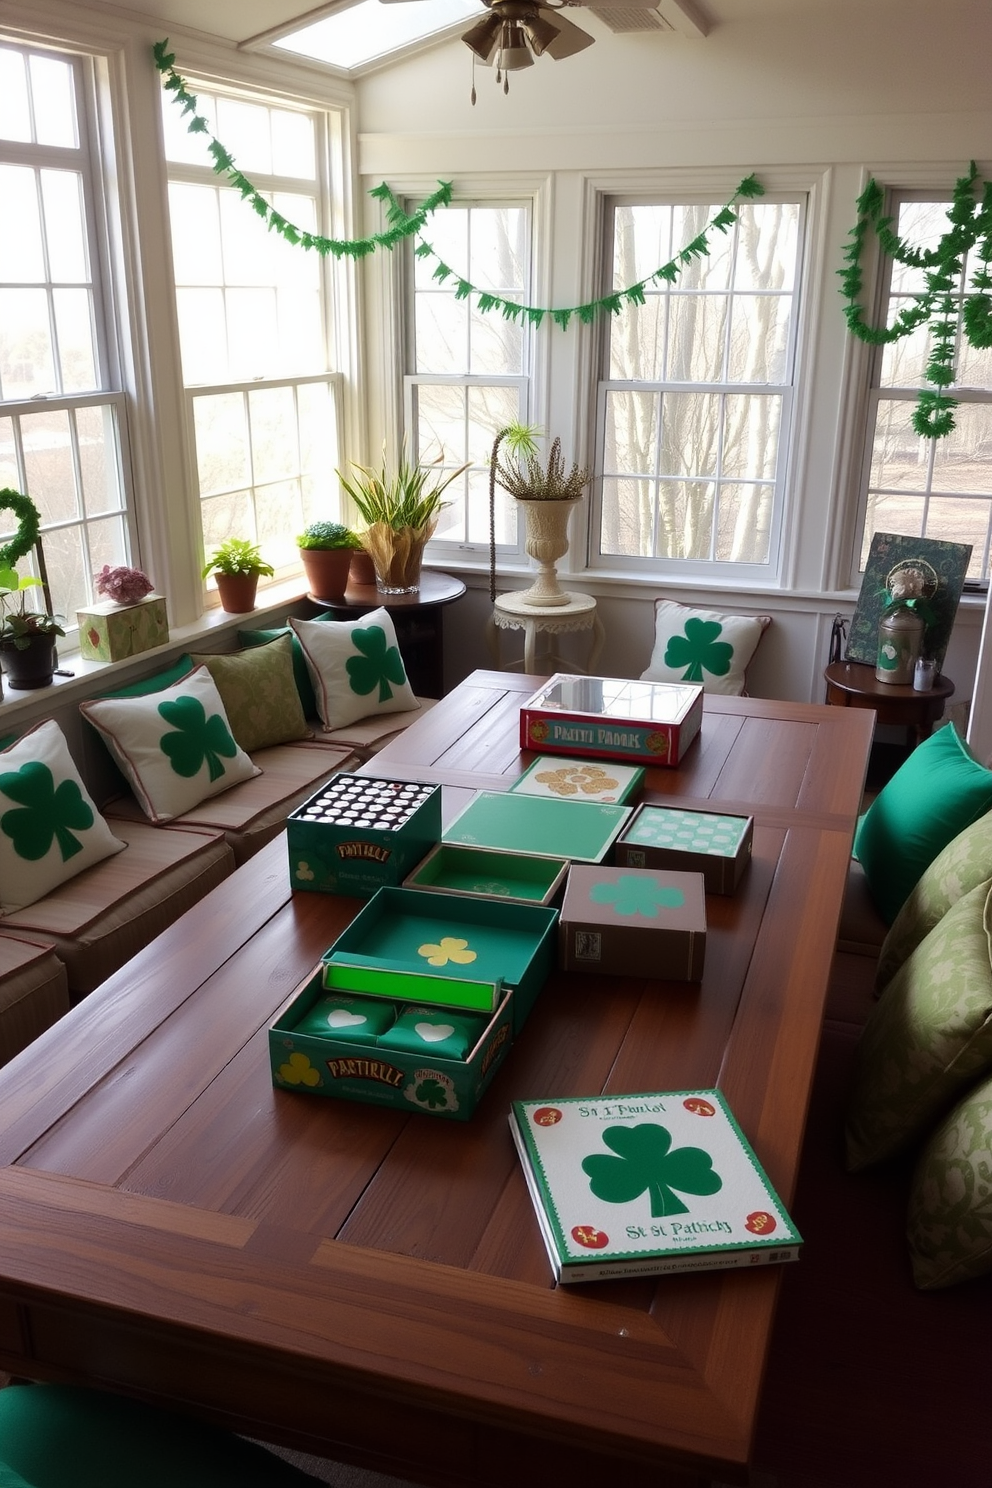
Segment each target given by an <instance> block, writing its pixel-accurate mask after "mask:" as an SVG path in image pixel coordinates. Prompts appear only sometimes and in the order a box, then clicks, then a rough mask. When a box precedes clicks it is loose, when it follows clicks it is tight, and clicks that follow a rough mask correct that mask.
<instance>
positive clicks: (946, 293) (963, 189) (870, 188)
mask: <svg viewBox="0 0 992 1488" xmlns="http://www.w3.org/2000/svg"><path fill="white" fill-rule="evenodd" d="M857 208H858V220H857V222H856V223H855V225H854V227H852V228H851V230H850V232H849V234H848V237H849V238H850V242H849V243H848V245H847V247H846V248H845V250H844V259H845V262H846V267H845V268H843V269H838V271H837V272H838V275H839V277H840V281H841V294H842V295H843V297H844V299H845V301H846V304H845V306H844V318H845V319H846V321H847V328H848V330H849V331H850V332H851V334H852V335H854V336H857V337H858V339H859V340H861V341H865V342H867V343H868V345H870V346H889V345H891V344H892V342H894V341H900V340H902V338H903V337H904V336H908V335H909V334H910V333H911V332H912V331H915V330H916V329H917V327H918V326H921V325H926V324H929V327H930V337H931V342H932V345H931V351H930V357H929V360H928V361H927V365H926V368H925V369H924V373H923V376H924V379H925V381H927V382H929V383H931V384H932V385H933V388H934V389H935V391H931V390H930V389H929V388H924V389H923V390H922V392H921V393H920V395H919V398H918V399H917V403H916V408H915V409H914V411H913V428H914V429H915V431H916V433H917V434H919V435H921V436H922V437H923V438H925V439H942V438H944V436H945V435H947V434H950V432H951V430H952V429H953V428H954V410H955V409H956V408H957V406H958V405H957V400H956V399H954V398H950V397H948V395H947V394H946V393H945V392H944V391H943V389H944V388H947V387H950V386H951V384H952V383H953V381H954V354H955V350H956V347H957V343H958V337H959V334H963V335H964V336H965V337H966V338H967V340H968V341H969V342H970V343H971V345H972V346H974V347H976V348H980V349H984V348H985V347H988V346H992V293H990V291H992V275H990V272H989V264H990V263H992V182H988V181H986V182H985V183H984V187H982V188H981V194H979V180H978V168H977V166H976V165H975V162H974V161H972V162H971V164H970V166H969V169H968V172H967V174H966V175H963V176H960V177H959V178H958V180H957V182H956V183H955V186H954V194H953V197H952V200H951V205H950V207H949V208H948V211H947V217H948V221H949V223H950V227H949V228H948V231H947V232H946V233H945V234H944V235H943V237H942V238H941V239H940V241H939V243H937V245H936V246H935V247H934V248H931V249H929V250H924V249H922V248H914V247H911V246H910V245H909V244H908V243H906V242H904V241H903V239H902V238H900V237H899V235H898V233H896V232H894V231H893V229H892V218H891V217H886V216H884V215H883V212H884V209H885V194H884V192H883V191H882V188H881V187H880V186H879V185H878V183H877V182H876V181H874V180H871V181H869V182H868V184H867V186H866V187H865V189H864V191H863V192H862V193H861V195H860V196H859V197H858V201H857ZM869 227H872V228H873V229H874V231H875V236H876V237H877V239H878V243H879V246H880V248H881V249H882V251H883V252H884V253H887V254H889V256H890V257H891V258H893V259H895V261H896V262H897V263H901V264H903V265H905V266H906V267H907V268H911V269H917V270H920V271H922V273H923V276H924V284H925V286H926V287H925V289H923V290H921V291H920V292H919V293H918V294H915V295H913V297H912V300H913V303H912V304H910V305H906V306H904V307H903V309H902V310H900V311H899V313H898V315H897V316H896V317H895V319H894V321H893V322H892V324H891V325H890V326H870V325H868V323H867V322H866V320H865V318H864V312H863V311H862V308H861V304H860V302H859V301H860V295H861V290H862V287H863V279H862V273H861V253H862V249H863V248H864V243H865V238H866V237H867V234H868V229H869ZM972 250H975V257H976V259H977V265H978V266H977V267H976V268H973V269H972V270H971V274H970V285H969V286H968V289H967V293H966V294H965V295H964V297H963V298H962V299H960V300H959V298H958V286H959V285H960V282H961V276H962V273H963V272H964V260H965V255H966V254H968V253H970V252H971V251H972Z"/></svg>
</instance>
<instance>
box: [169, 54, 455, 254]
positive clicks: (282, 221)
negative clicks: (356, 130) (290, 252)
mask: <svg viewBox="0 0 992 1488" xmlns="http://www.w3.org/2000/svg"><path fill="white" fill-rule="evenodd" d="M168 45H169V42H168V38H166V40H165V41H157V42H156V43H155V45H154V47H153V48H152V53H153V55H154V57H155V66H156V67H157V68H158V70H159V72H161V73H162V75H163V78H164V83H163V87H165V88H166V89H167V90H168V91H169V92H170V93H171V94H172V96H173V99H174V101H175V102H176V103H178V104H179V105H180V107H181V108H182V111H183V113H184V114H191V115H192V117H191V119H190V121H189V123H188V124H187V126H186V128H187V130H188V131H189V133H190V134H205V135H206V136H207V138H208V140H209V144H208V145H207V149H208V151H209V152H210V154H211V156H212V157H213V168H214V170H215V171H216V172H217V173H218V174H219V175H223V176H227V178H228V180H229V181H230V183H231V185H232V186H233V187H234V188H235V190H236V191H239V192H240V193H241V196H242V198H243V199H244V200H245V201H246V202H248V203H249V204H250V205H251V207H252V209H253V210H254V211H255V212H257V213H258V215H259V217H261V218H262V220H263V221H264V222H265V223H267V225H268V228H269V231H270V232H277V233H279V234H280V236H281V237H283V238H285V239H286V242H287V243H292V244H293V245H294V246H296V247H300V248H309V249H313V251H314V252H316V253H320V254H323V255H325V256H326V255H327V254H328V253H330V254H331V255H332V257H334V258H354V259H361V258H367V257H368V255H369V254H370V253H374V252H375V250H376V249H377V248H389V249H392V248H394V247H395V246H396V244H397V243H400V242H402V241H403V239H404V238H408V237H410V236H411V235H412V234H413V233H415V232H418V231H419V230H420V229H421V228H422V227H423V225H424V223H425V222H426V221H427V218H428V217H429V216H430V214H431V212H434V211H436V210H437V208H438V207H446V206H447V205H448V202H449V201H450V200H451V182H450V181H440V182H439V183H438V189H437V191H435V192H434V194H433V195H432V196H429V197H428V198H427V199H426V201H424V202H422V203H421V205H420V206H419V207H418V208H417V210H416V211H415V212H412V213H410V215H409V216H408V215H407V213H406V212H404V211H402V210H401V209H400V208H399V207H398V206H397V207H396V208H395V210H394V206H393V203H395V197H393V194H392V192H391V191H390V190H389V187H388V186H387V185H386V184H385V182H383V184H382V185H381V186H376V187H374V188H373V189H372V190H371V191H370V192H369V195H370V196H374V197H378V198H380V199H383V198H385V199H387V200H388V201H389V202H390V206H389V211H388V214H387V220H388V222H389V227H388V229H387V231H386V232H384V233H373V234H372V236H371V237H369V238H325V237H323V236H322V235H321V234H320V233H312V232H308V231H307V230H306V229H305V228H302V227H297V226H296V225H295V223H292V222H289V221H288V220H287V219H286V218H285V217H284V216H283V215H282V213H281V212H277V211H276V210H275V208H274V207H272V206H270V205H269V203H268V202H267V201H266V200H265V197H264V196H263V195H262V194H261V192H260V191H257V190H256V189H255V187H254V186H253V185H252V183H251V182H250V181H249V179H248V177H247V176H246V175H245V174H244V172H243V171H240V170H238V168H237V166H236V165H235V163H234V156H233V155H232V154H231V153H230V151H229V150H226V149H225V148H224V146H223V145H222V144H221V142H220V140H218V139H215V138H214V136H213V135H212V134H211V133H210V126H209V124H208V123H207V121H206V119H204V118H203V117H202V115H200V114H198V113H197V111H196V110H197V100H196V96H195V94H193V93H190V92H189V90H188V89H187V87H186V84H185V82H184V81H183V79H182V78H181V77H180V75H179V73H178V72H176V70H175V68H174V67H173V63H174V62H175V60H176V58H175V55H174V53H172V52H169V51H167V50H166V49H167V47H168Z"/></svg>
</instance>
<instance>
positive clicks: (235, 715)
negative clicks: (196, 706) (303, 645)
mask: <svg viewBox="0 0 992 1488" xmlns="http://www.w3.org/2000/svg"><path fill="white" fill-rule="evenodd" d="M193 660H194V661H195V662H197V663H198V664H199V663H202V665H203V666H205V667H206V668H207V670H208V672H209V673H210V675H211V677H213V679H214V683H215V684H216V687H217V691H218V692H219V693H220V696H221V701H222V702H223V704H224V711H225V713H226V714H227V721H228V723H229V724H230V727H231V733H232V734H233V735H234V738H235V740H236V742H237V743H238V744H239V745H240V746H241V748H242V749H243V750H244V751H245V753H246V754H252V753H254V751H255V750H256V749H267V748H269V746H270V745H272V744H289V743H292V742H293V741H294V740H295V739H310V738H312V737H313V735H312V732H311V730H310V729H309V727H308V726H307V721H306V719H305V718H304V716H303V705H302V703H301V702H300V694H299V693H298V692H297V690H296V681H295V678H294V676H293V641H292V637H291V636H289V635H283V636H279V637H277V639H276V640H274V641H269V642H268V643H267V644H266V645H264V646H254V647H251V648H250V649H249V650H247V651H232V652H224V653H222V654H219V655H212V656H210V655H208V656H194V658H193Z"/></svg>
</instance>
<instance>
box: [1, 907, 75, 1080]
mask: <svg viewBox="0 0 992 1488" xmlns="http://www.w3.org/2000/svg"><path fill="white" fill-rule="evenodd" d="M68 1011H69V981H68V977H67V976H66V970H65V967H64V966H63V965H62V962H61V961H60V960H59V958H58V956H57V955H56V954H55V951H54V949H53V948H52V946H51V945H48V944H44V943H41V942H37V941H33V940H27V939H25V940H19V939H18V940H15V939H14V938H13V937H12V936H7V935H3V934H2V933H0V1064H6V1063H7V1060H8V1059H13V1057H14V1055H15V1054H19V1053H20V1051H21V1050H22V1049H26V1048H27V1046H28V1044H30V1043H32V1042H33V1040H34V1039H36V1038H37V1037H38V1035H39V1034H42V1033H44V1031H45V1029H46V1028H51V1026H52V1024H53V1023H57V1022H58V1020H59V1018H61V1017H62V1014H63V1013H67V1012H68Z"/></svg>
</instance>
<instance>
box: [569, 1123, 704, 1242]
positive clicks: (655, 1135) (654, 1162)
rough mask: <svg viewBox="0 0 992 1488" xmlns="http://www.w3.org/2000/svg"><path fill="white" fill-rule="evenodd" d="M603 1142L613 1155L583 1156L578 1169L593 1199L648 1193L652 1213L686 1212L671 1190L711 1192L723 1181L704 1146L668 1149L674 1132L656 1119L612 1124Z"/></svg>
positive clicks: (614, 1200)
mask: <svg viewBox="0 0 992 1488" xmlns="http://www.w3.org/2000/svg"><path fill="white" fill-rule="evenodd" d="M603 1141H604V1142H605V1143H606V1145H607V1147H609V1148H610V1149H611V1150H612V1151H613V1152H615V1153H616V1154H617V1156H616V1157H606V1156H604V1155H603V1154H602V1153H593V1154H592V1155H591V1156H590V1157H584V1158H583V1159H582V1171H583V1172H584V1173H585V1174H586V1176H587V1177H588V1179H589V1187H590V1188H591V1189H592V1191H593V1193H594V1194H595V1195H596V1197H597V1199H605V1200H606V1202H607V1203H608V1204H629V1203H630V1201H631V1199H636V1198H639V1197H640V1195H641V1194H642V1193H647V1195H648V1197H649V1199H650V1201H651V1218H652V1219H662V1218H664V1216H665V1215H668V1214H688V1212H689V1210H688V1206H687V1205H685V1204H683V1202H682V1200H681V1199H680V1198H679V1197H678V1194H676V1193H675V1189H679V1190H680V1192H682V1193H690V1194H715V1193H719V1191H720V1189H721V1188H722V1187H723V1180H722V1179H721V1178H720V1176H719V1174H718V1173H716V1172H714V1170H713V1159H712V1158H711V1157H710V1155H709V1153H708V1152H705V1151H704V1150H703V1148H702V1147H677V1148H676V1149H675V1151H674V1152H672V1151H671V1146H672V1134H671V1132H670V1131H669V1130H668V1128H667V1127H664V1126H658V1125H656V1124H655V1123H654V1122H645V1123H644V1124H643V1125H641V1126H610V1127H607V1129H606V1130H605V1131H604V1132H603Z"/></svg>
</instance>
